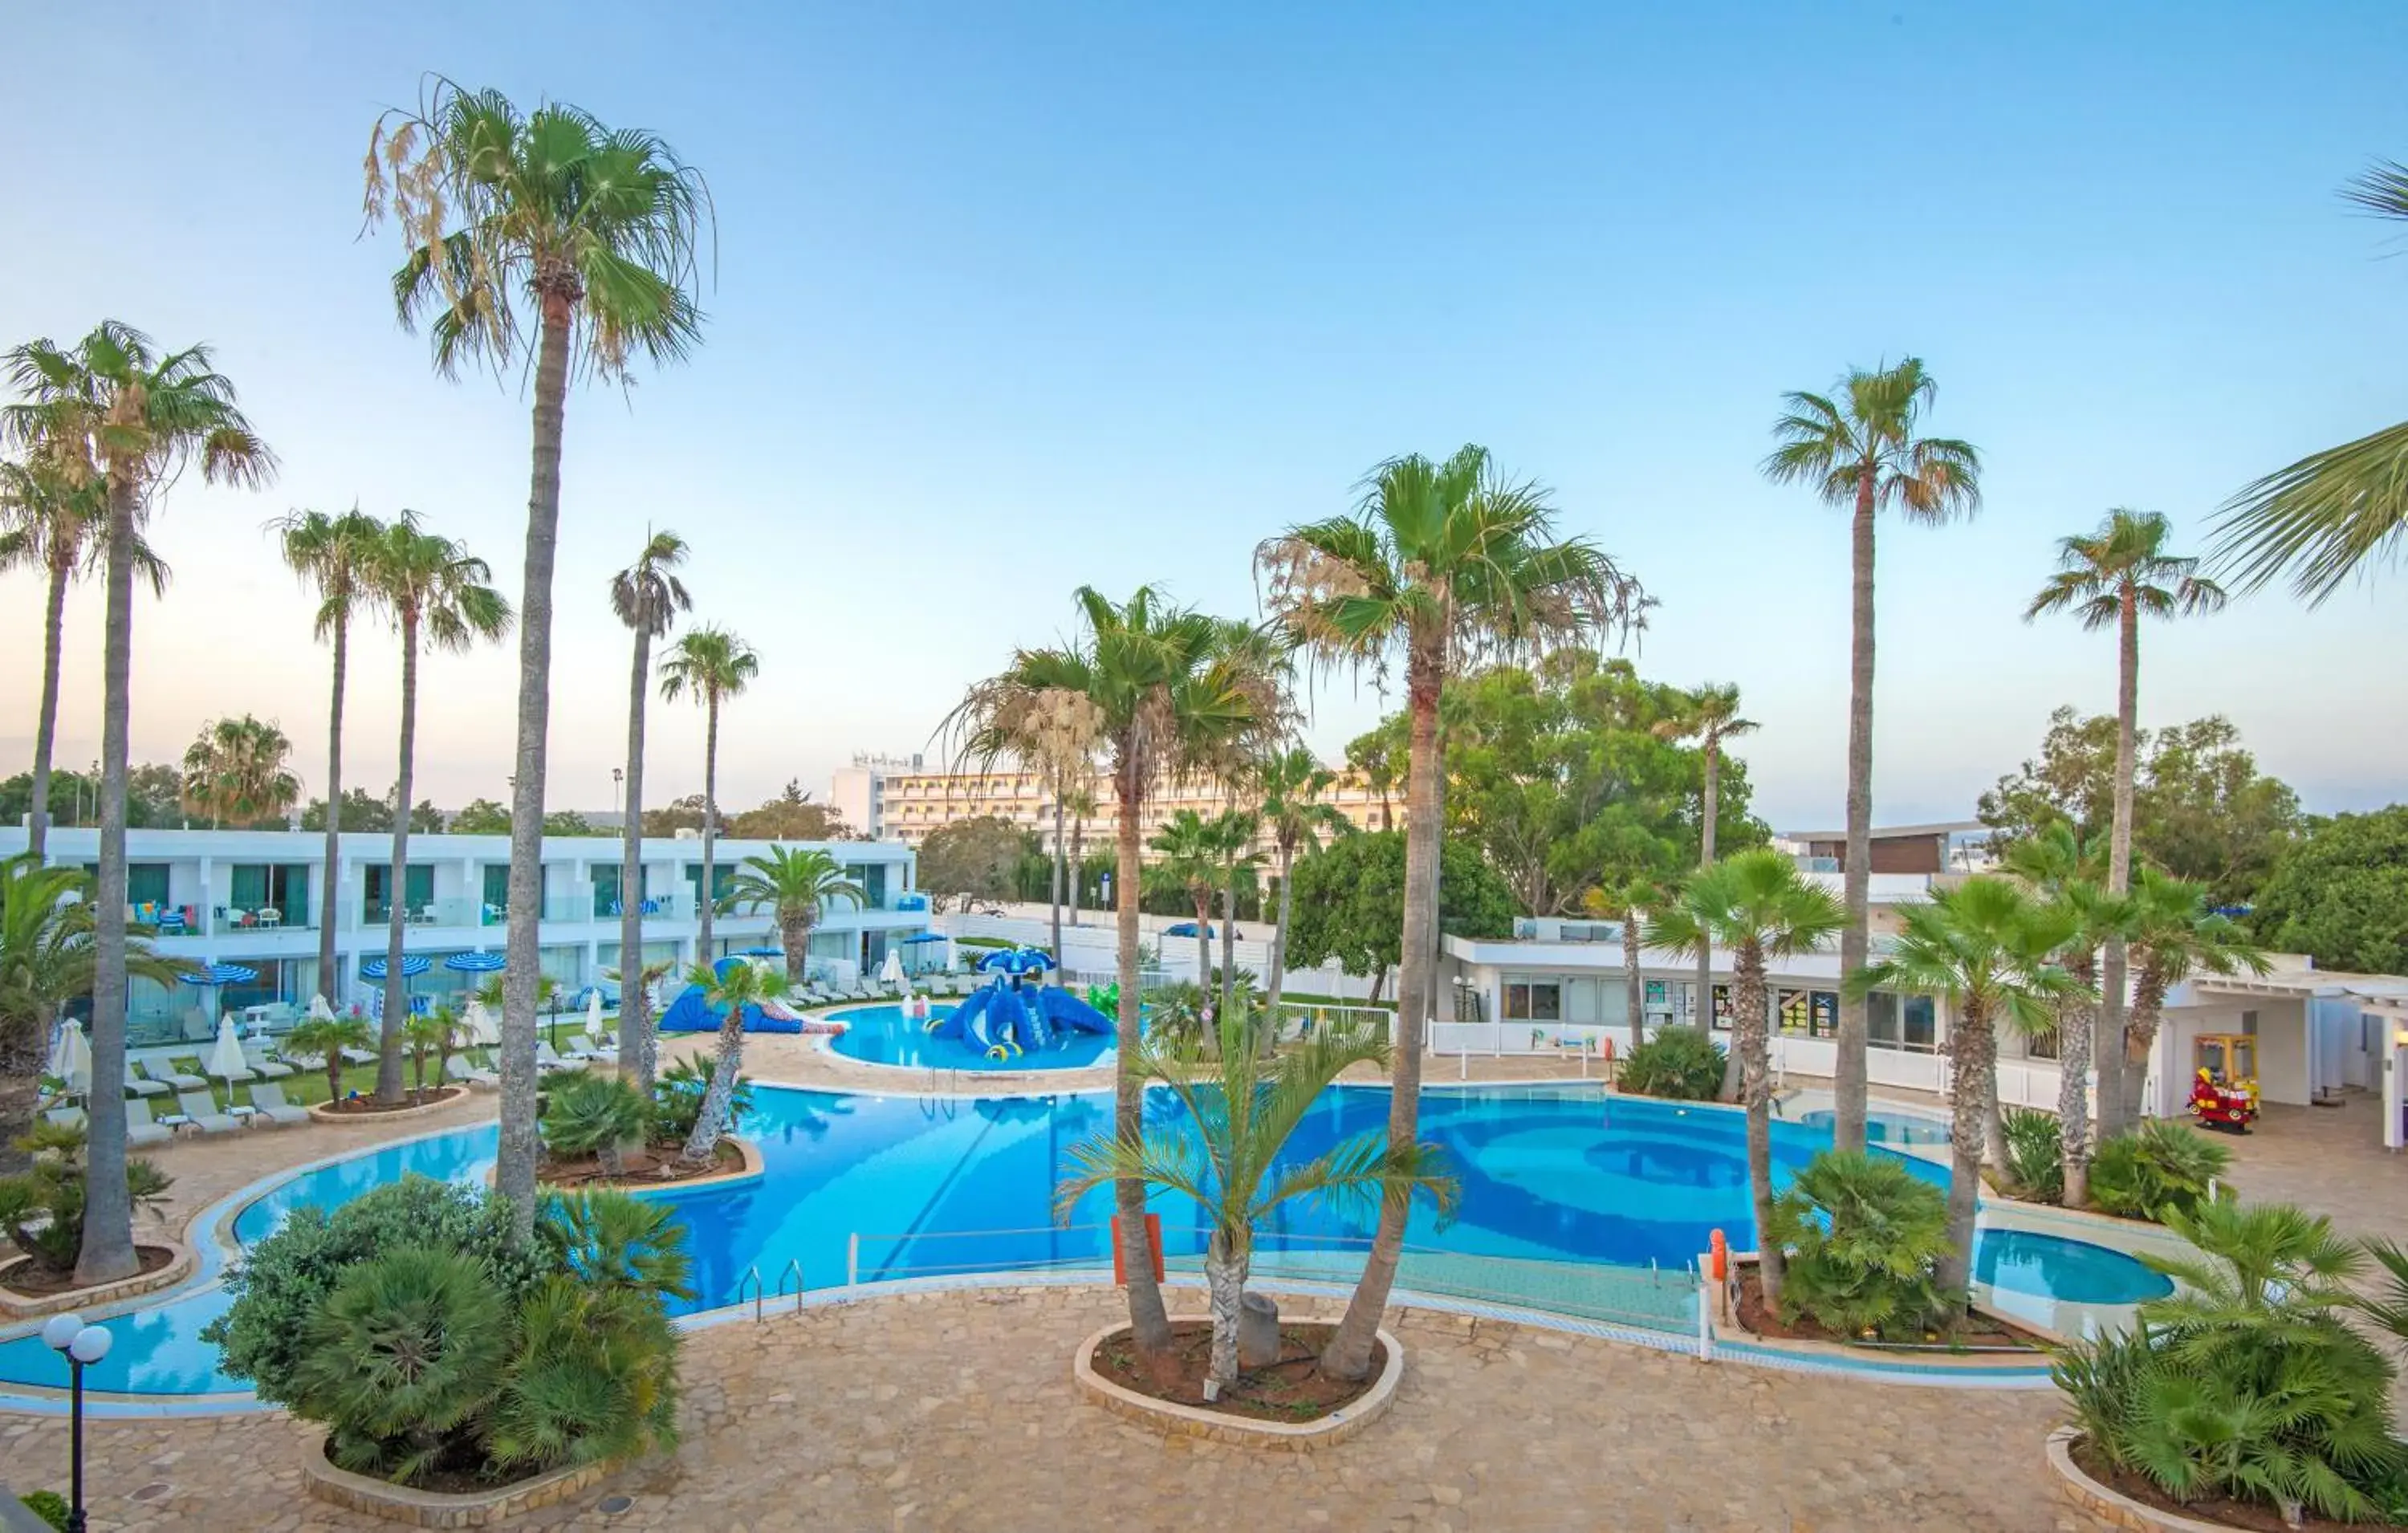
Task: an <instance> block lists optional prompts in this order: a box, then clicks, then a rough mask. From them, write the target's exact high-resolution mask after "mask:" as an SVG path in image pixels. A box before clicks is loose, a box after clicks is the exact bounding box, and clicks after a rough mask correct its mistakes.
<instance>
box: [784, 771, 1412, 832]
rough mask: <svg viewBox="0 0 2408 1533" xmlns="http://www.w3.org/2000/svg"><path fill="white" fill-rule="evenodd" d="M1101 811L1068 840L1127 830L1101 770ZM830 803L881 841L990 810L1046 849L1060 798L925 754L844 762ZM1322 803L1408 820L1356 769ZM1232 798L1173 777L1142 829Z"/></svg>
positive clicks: (1037, 776)
mask: <svg viewBox="0 0 2408 1533" xmlns="http://www.w3.org/2000/svg"><path fill="white" fill-rule="evenodd" d="M1092 792H1093V794H1094V796H1095V802H1096V812H1095V813H1093V814H1090V815H1086V816H1084V825H1083V828H1082V829H1080V830H1076V831H1074V830H1073V829H1072V826H1071V820H1070V817H1069V816H1067V815H1066V816H1065V817H1064V821H1063V834H1064V836H1065V838H1072V837H1076V838H1078V839H1079V840H1081V841H1082V842H1083V843H1084V845H1085V846H1087V847H1088V848H1090V849H1092V850H1097V851H1101V850H1104V849H1107V848H1109V847H1111V845H1112V843H1113V838H1115V837H1116V836H1118V835H1119V833H1120V809H1119V804H1118V802H1117V801H1116V800H1115V799H1114V798H1113V796H1112V786H1111V779H1110V778H1109V777H1105V776H1102V775H1100V774H1099V775H1098V776H1097V779H1096V782H1095V786H1094V788H1093V790H1092ZM828 802H829V803H830V804H832V805H834V806H835V807H836V808H837V809H839V811H840V812H841V813H842V814H843V815H844V818H845V823H846V824H851V825H855V826H858V827H860V829H861V830H862V832H863V834H865V835H867V836H868V837H870V838H873V839H876V840H896V841H901V842H903V843H904V844H905V845H907V846H913V847H916V846H918V845H919V844H920V843H921V842H922V841H924V840H925V839H927V837H928V833H929V832H930V831H932V830H935V829H936V828H937V827H938V826H939V825H949V824H954V823H956V822H958V821H962V820H975V819H979V818H981V817H982V816H991V817H993V818H995V819H997V820H1003V821H1007V822H1009V823H1011V824H1014V825H1018V826H1020V827H1021V828H1022V829H1024V830H1029V831H1034V832H1035V833H1036V834H1037V836H1038V837H1039V839H1040V840H1041V841H1042V842H1043V844H1044V846H1045V848H1046V850H1048V851H1051V850H1053V845H1054V797H1053V795H1052V794H1050V793H1048V792H1047V791H1046V788H1045V779H1044V775H1043V774H1042V773H1039V772H1036V771H1029V770H1025V769H1022V768H1019V767H1016V766H1010V765H1002V764H999V765H997V766H996V767H995V768H993V769H992V770H988V771H975V770H966V771H946V770H943V769H941V768H938V767H931V766H928V765H927V764H926V762H925V758H924V757H921V756H917V755H912V756H882V755H870V754H861V755H856V756H854V757H853V765H852V766H839V767H838V768H837V770H836V774H835V778H834V780H833V781H831V783H830V784H829V790H828ZM1322 802H1324V803H1326V804H1328V805H1329V806H1331V807H1332V808H1334V809H1337V810H1338V812H1339V813H1340V814H1343V815H1344V816H1346V818H1347V819H1348V820H1350V821H1352V822H1354V823H1355V825H1356V826H1358V827H1359V828H1361V829H1364V830H1381V829H1393V828H1397V827H1400V826H1402V825H1403V824H1404V823H1405V804H1404V796H1403V793H1402V790H1401V787H1399V788H1398V790H1394V791H1392V792H1391V793H1390V795H1389V797H1388V801H1387V802H1386V803H1385V804H1383V803H1382V802H1381V798H1380V795H1378V794H1375V793H1373V792H1372V791H1371V790H1370V789H1369V787H1367V786H1366V785H1365V784H1364V782H1363V781H1362V779H1361V778H1360V777H1359V776H1357V775H1356V774H1355V773H1352V772H1340V774H1339V778H1338V781H1336V782H1334V783H1332V784H1331V785H1330V787H1329V790H1328V791H1327V792H1326V793H1325V794H1324V795H1322ZM1229 806H1230V800H1229V797H1228V795H1226V794H1225V793H1224V792H1223V791H1222V790H1221V789H1220V787H1219V786H1217V785H1213V784H1198V783H1183V782H1169V783H1165V784H1163V785H1162V786H1161V787H1159V788H1158V789H1157V790H1156V791H1155V792H1154V795H1153V796H1152V798H1151V800H1150V801H1149V802H1148V803H1147V804H1146V807H1145V818H1144V822H1143V824H1141V825H1140V830H1141V831H1143V833H1144V834H1145V835H1146V836H1148V837H1151V836H1153V835H1154V832H1155V831H1156V830H1159V829H1160V828H1161V827H1162V824H1163V822H1164V821H1166V820H1168V819H1169V818H1170V817H1171V816H1172V815H1175V814H1177V813H1178V812H1179V811H1180V810H1181V809H1194V810H1195V811H1196V812H1197V813H1198V814H1208V815H1209V814H1218V813H1220V812H1221V811H1222V810H1223V809H1227V808H1228V807H1229Z"/></svg>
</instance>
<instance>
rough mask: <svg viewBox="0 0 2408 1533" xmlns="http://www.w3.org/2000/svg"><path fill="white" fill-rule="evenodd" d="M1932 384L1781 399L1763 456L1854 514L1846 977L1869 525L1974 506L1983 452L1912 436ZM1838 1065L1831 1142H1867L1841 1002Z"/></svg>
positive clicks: (1866, 743) (1889, 379) (1858, 925)
mask: <svg viewBox="0 0 2408 1533" xmlns="http://www.w3.org/2000/svg"><path fill="white" fill-rule="evenodd" d="M1938 387H1939V385H1938V383H1937V382H1936V381H1935V380H1933V379H1932V377H1931V375H1930V374H1929V373H1928V372H1926V371H1924V368H1923V362H1922V359H1921V358H1919V357H1908V358H1906V359H1905V360H1904V361H1902V362H1900V363H1899V365H1897V366H1895V367H1888V368H1884V369H1882V370H1880V371H1877V372H1866V371H1864V370H1863V369H1862V368H1856V369H1853V370H1851V371H1850V372H1849V373H1848V375H1847V376H1846V377H1845V378H1842V380H1840V386H1839V388H1838V389H1837V390H1836V391H1835V392H1836V394H1837V397H1836V398H1834V397H1831V396H1828V395H1825V394H1806V393H1798V394H1787V395H1785V396H1784V399H1783V406H1784V408H1783V412H1782V416H1781V419H1779V420H1778V421H1776V422H1774V423H1773V426H1772V435H1773V438H1774V439H1775V441H1777V442H1778V443H1779V444H1780V445H1779V446H1777V447H1775V448H1774V449H1773V450H1772V452H1771V455H1770V456H1769V457H1767V458H1766V459H1765V460H1764V472H1765V476H1766V477H1767V478H1769V479H1770V480H1772V481H1773V482H1774V483H1776V484H1805V485H1808V486H1811V487H1812V488H1813V491H1814V493H1815V494H1816V495H1818V496H1819V497H1820V498H1821V499H1822V500H1823V502H1824V503H1825V504H1826V505H1829V506H1846V507H1849V508H1850V509H1851V511H1852V518H1851V521H1850V523H1849V537H1848V566H1849V580H1850V586H1849V600H1848V609H1849V614H1850V617H1849V640H1848V825H1847V855H1846V857H1845V858H1844V859H1843V860H1842V867H1841V895H1842V899H1844V900H1845V901H1846V904H1847V910H1848V925H1847V929H1846V930H1845V931H1843V932H1842V933H1841V934H1840V968H1841V972H1842V973H1849V972H1853V971H1854V970H1855V969H1856V968H1857V967H1860V966H1862V965H1863V963H1864V961H1865V956H1866V954H1867V953H1868V952H1869V951H1870V948H1871V925H1870V924H1869V921H1870V918H1869V916H1868V915H1867V913H1866V899H1865V895H1866V890H1867V888H1868V887H1869V886H1868V883H1867V880H1868V879H1869V878H1870V876H1871V871H1872V825H1873V521H1874V518H1875V517H1876V516H1877V515H1878V514H1879V513H1880V512H1881V511H1883V510H1884V509H1888V510H1893V511H1896V512H1898V513H1899V515H1901V516H1903V517H1905V518H1906V519H1907V520H1909V521H1911V522H1920V523H1927V524H1937V523H1943V522H1946V521H1948V520H1949V519H1950V518H1952V517H1955V516H1957V515H1960V514H1963V515H1971V513H1972V512H1973V511H1974V510H1975V509H1978V508H1979V507H1980V505H1981V500H1982V490H1981V471H1982V460H1981V454H1980V453H1979V452H1977V451H1975V450H1974V448H1973V446H1972V444H1971V443H1970V442H1961V441H1957V440H1956V439H1955V438H1953V437H1918V436H1916V435H1915V431H1916V429H1917V428H1918V427H1919V426H1920V425H1921V424H1922V423H1923V416H1924V413H1925V412H1926V411H1927V410H1928V409H1929V408H1931V398H1932V395H1933V394H1934V393H1935V392H1936V391H1937V390H1938ZM1838 1045H1839V1049H1838V1052H1839V1060H1838V1063H1837V1065H1836V1067H1834V1071H1833V1080H1832V1082H1831V1087H1832V1095H1833V1096H1835V1097H1836V1098H1837V1101H1836V1102H1835V1104H1834V1109H1835V1110H1834V1112H1833V1123H1832V1143H1833V1145H1834V1146H1835V1147H1836V1148H1838V1149H1841V1150H1850V1151H1854V1150H1862V1149H1863V1148H1864V1147H1865V1046H1866V1032H1865V1003H1864V1001H1863V1000H1862V999H1861V998H1858V999H1856V1000H1842V1003H1841V1006H1840V1033H1839V1039H1838Z"/></svg>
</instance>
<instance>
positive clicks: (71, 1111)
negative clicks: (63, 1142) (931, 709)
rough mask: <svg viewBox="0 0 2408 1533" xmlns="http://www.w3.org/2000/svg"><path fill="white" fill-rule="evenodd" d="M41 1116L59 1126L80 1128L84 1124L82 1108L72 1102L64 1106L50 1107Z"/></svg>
mask: <svg viewBox="0 0 2408 1533" xmlns="http://www.w3.org/2000/svg"><path fill="white" fill-rule="evenodd" d="M42 1117H43V1118H44V1119H45V1120H46V1121H48V1122H50V1123H53V1124H56V1125H58V1126H60V1127H61V1128H81V1127H82V1126H83V1124H84V1118H83V1109H81V1108H79V1107H77V1106H76V1105H74V1104H73V1103H69V1104H68V1105H67V1106H65V1107H54V1108H51V1109H50V1110H47V1111H45V1112H44V1113H43V1114H42Z"/></svg>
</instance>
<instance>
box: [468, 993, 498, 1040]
mask: <svg viewBox="0 0 2408 1533" xmlns="http://www.w3.org/2000/svg"><path fill="white" fill-rule="evenodd" d="M460 1022H461V1025H462V1026H463V1027H465V1028H466V1030H467V1037H468V1041H469V1043H470V1044H472V1045H474V1046H475V1047H477V1048H480V1049H490V1048H492V1047H494V1046H495V1044H497V1043H499V1042H501V1040H502V1034H501V1029H500V1028H498V1027H495V1025H494V1014H493V1013H492V1012H491V1011H488V1010H485V1002H484V998H483V997H482V996H469V997H468V1010H467V1011H466V1013H465V1014H464V1015H463V1016H462V1017H461V1019H460Z"/></svg>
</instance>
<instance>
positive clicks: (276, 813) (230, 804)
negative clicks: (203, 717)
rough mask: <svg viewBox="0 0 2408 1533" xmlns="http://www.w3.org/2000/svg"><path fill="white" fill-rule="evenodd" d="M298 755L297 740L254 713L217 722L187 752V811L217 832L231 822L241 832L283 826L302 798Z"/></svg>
mask: <svg viewBox="0 0 2408 1533" xmlns="http://www.w3.org/2000/svg"><path fill="white" fill-rule="evenodd" d="M292 756H293V741H292V740H291V739H290V738H287V737H286V736H285V733H284V731H283V730H282V729H281V728H279V727H278V726H277V725H276V724H266V723H263V722H261V721H260V720H258V719H254V718H252V717H251V715H250V714H248V713H246V714H244V715H243V716H242V717H241V718H239V719H212V720H211V721H209V722H208V724H203V725H202V726H201V734H200V738H198V739H196V740H194V741H193V743H192V745H191V746H190V747H189V748H188V749H187V750H186V751H185V752H184V784H183V795H182V796H183V804H184V808H185V809H187V810H189V811H191V812H192V813H193V814H198V815H204V816H207V817H208V822H209V828H211V829H212V830H214V829H216V828H217V827H218V826H220V825H222V824H224V823H225V822H227V821H229V820H231V821H233V822H234V824H235V825H236V828H237V829H239V828H242V827H246V826H252V825H258V824H281V823H282V821H283V819H284V816H285V815H286V814H288V813H290V812H291V810H292V809H293V806H294V804H295V803H297V802H299V801H300V797H301V780H300V779H299V778H297V777H295V776H294V775H293V770H292V768H291V766H288V765H287V763H289V762H290V761H291V759H292Z"/></svg>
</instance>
